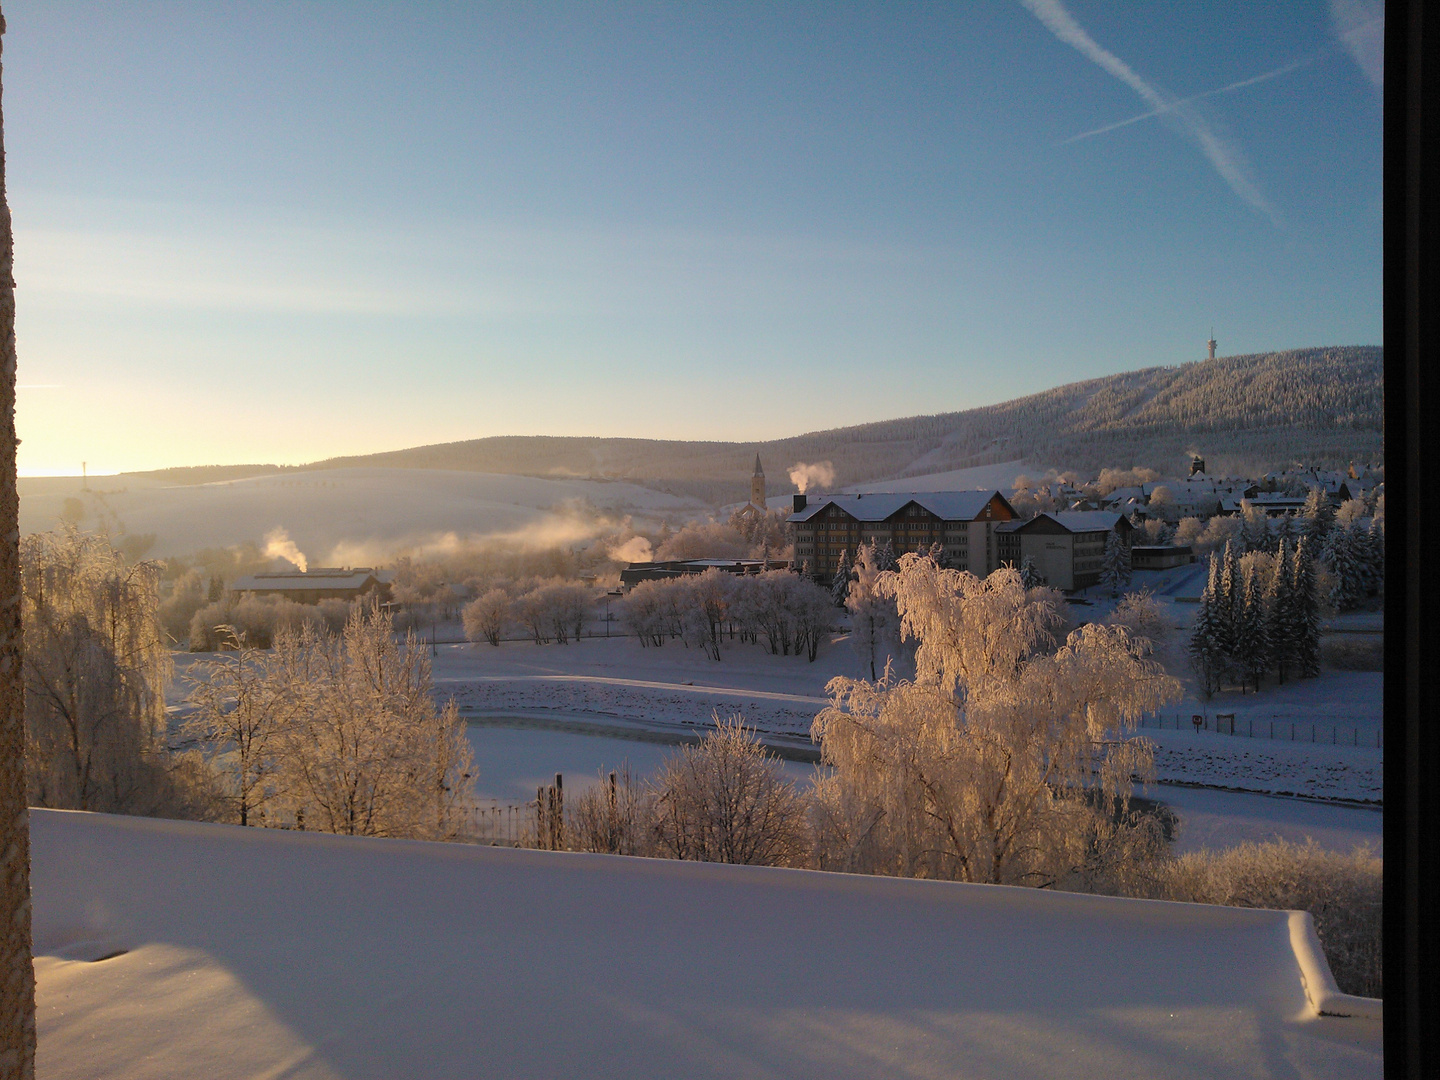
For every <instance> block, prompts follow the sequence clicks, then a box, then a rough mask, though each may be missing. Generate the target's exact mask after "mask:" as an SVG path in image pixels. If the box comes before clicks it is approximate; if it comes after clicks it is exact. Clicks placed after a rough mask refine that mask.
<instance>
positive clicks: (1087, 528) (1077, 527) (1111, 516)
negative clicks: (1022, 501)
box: [995, 510, 1129, 533]
mask: <svg viewBox="0 0 1440 1080" xmlns="http://www.w3.org/2000/svg"><path fill="white" fill-rule="evenodd" d="M1039 518H1049V519H1050V520H1051V521H1054V522H1056V523H1058V524H1059V525H1061V526H1063V527H1064V528H1065V529H1066V531H1068V532H1072V533H1084V532H1104V531H1107V530H1110V529H1113V528H1115V526H1116V524H1118V523H1119V522H1121V521H1124V520H1125V515H1124V514H1117V513H1116V512H1115V511H1113V510H1059V511H1050V512H1047V513H1043V514H1036V515H1035V517H1033V518H1030V519H1028V520H1026V521H1021V520H1019V519H1018V518H1017V519H1016V520H1014V521H1007V522H1005V524H1003V525H1000V526H997V527H996V529H995V531H996V532H1020V531H1022V530H1023V529H1024V528H1025V527H1026V526H1027V525H1033V524H1034V523H1035V522H1036V521H1037V520H1038V519H1039ZM1126 524H1127V525H1128V524H1129V522H1128V521H1127V522H1126Z"/></svg>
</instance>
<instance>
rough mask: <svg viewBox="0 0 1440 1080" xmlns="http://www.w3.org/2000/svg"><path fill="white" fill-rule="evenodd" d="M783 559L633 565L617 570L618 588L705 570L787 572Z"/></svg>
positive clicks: (685, 575)
mask: <svg viewBox="0 0 1440 1080" xmlns="http://www.w3.org/2000/svg"><path fill="white" fill-rule="evenodd" d="M789 567H790V564H789V563H788V562H786V561H785V560H783V559H674V560H669V561H665V562H640V563H636V562H632V563H630V564H629V565H628V566H626V567H625V569H624V570H621V571H620V588H621V590H622V591H624V592H629V591H630V590H631V589H633V588H634V587H635V586H636V585H638V584H640V582H642V581H665V580H667V579H669V578H678V577H692V576H694V575H695V574H703V573H705V571H706V570H719V571H720V572H721V573H722V574H760V573H763V572H764V571H766V570H787V569H789Z"/></svg>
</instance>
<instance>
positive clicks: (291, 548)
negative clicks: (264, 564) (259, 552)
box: [265, 526, 310, 574]
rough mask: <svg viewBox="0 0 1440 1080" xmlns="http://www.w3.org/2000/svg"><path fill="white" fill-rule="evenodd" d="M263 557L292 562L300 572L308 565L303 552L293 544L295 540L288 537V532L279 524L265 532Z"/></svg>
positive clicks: (303, 571)
mask: <svg viewBox="0 0 1440 1080" xmlns="http://www.w3.org/2000/svg"><path fill="white" fill-rule="evenodd" d="M265 557H266V558H267V559H284V560H285V561H286V562H288V563H294V564H295V566H296V568H297V569H299V571H300V572H301V573H302V574H303V573H305V571H306V569H307V568H308V566H309V565H310V564H309V562H308V561H307V560H306V558H305V553H304V552H303V551H301V550H300V549H299V548H298V547H296V546H295V541H293V540H291V539H290V534H289V533H288V532H286V531H285V529H284V528H283V527H279V526H277V527H276V528H273V529H271V530H270V531H269V532H268V533H266V534H265Z"/></svg>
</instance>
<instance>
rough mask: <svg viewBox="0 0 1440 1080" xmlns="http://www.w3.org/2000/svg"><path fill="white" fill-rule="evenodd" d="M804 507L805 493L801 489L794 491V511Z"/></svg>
mask: <svg viewBox="0 0 1440 1080" xmlns="http://www.w3.org/2000/svg"><path fill="white" fill-rule="evenodd" d="M804 509H805V493H804V492H803V491H800V492H796V494H795V513H797V514H798V513H799V512H800V511H801V510H804Z"/></svg>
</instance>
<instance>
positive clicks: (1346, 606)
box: [1325, 525, 1368, 611]
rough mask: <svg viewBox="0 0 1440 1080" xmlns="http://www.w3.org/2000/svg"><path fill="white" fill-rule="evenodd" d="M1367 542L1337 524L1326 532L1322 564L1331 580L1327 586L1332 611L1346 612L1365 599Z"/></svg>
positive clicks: (1350, 528)
mask: <svg viewBox="0 0 1440 1080" xmlns="http://www.w3.org/2000/svg"><path fill="white" fill-rule="evenodd" d="M1367 546H1368V544H1367V541H1366V539H1365V538H1364V537H1362V536H1361V534H1360V532H1359V530H1358V529H1357V528H1356V527H1355V526H1353V525H1339V526H1336V527H1335V528H1334V529H1332V530H1331V532H1330V542H1329V543H1328V544H1327V545H1326V546H1325V563H1326V565H1328V566H1329V567H1330V573H1331V574H1333V575H1334V577H1335V584H1333V585H1332V586H1331V587H1330V595H1329V597H1328V599H1329V600H1330V606H1331V607H1333V608H1334V609H1335V610H1336V611H1350V610H1351V609H1353V608H1356V607H1359V606H1360V601H1362V600H1363V599H1365V594H1366V592H1367V591H1368V590H1367V589H1366V581H1365V578H1366V565H1365V564H1366V558H1365V556H1366V552H1365V550H1364V549H1365V548H1366V547H1367Z"/></svg>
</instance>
